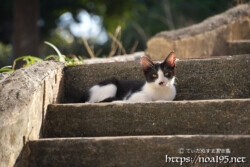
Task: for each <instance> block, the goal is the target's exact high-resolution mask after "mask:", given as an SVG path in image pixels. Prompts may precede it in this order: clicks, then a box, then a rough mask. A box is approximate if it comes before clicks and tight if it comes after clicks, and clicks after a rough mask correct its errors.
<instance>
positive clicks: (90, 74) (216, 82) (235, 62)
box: [64, 47, 250, 103]
mask: <svg viewBox="0 0 250 167" xmlns="http://www.w3.org/2000/svg"><path fill="white" fill-rule="evenodd" d="M249 48H250V47H249ZM229 55H231V53H229ZM176 58H179V57H178V55H177V54H176ZM249 60H250V54H248V55H237V56H224V57H219V58H209V59H195V60H193V59H192V60H190V59H188V60H179V61H177V62H176V63H177V65H176V67H177V69H176V78H177V79H176V90H177V96H176V100H205V99H237V98H249V91H250V90H249V88H250V87H249V80H250V75H248V73H249V71H250V66H249ZM64 72H65V73H64V77H65V83H64V86H65V100H64V102H66V103H69V102H77V101H79V99H80V98H81V97H82V95H83V92H85V91H86V90H88V89H89V88H90V87H91V86H93V85H94V84H96V83H98V82H101V81H103V80H105V79H107V78H110V77H116V78H118V79H123V80H142V81H145V79H144V76H143V72H142V69H141V65H140V63H139V61H138V62H126V63H124V62H120V63H106V64H92V65H79V66H74V67H68V68H65V71H64Z"/></svg>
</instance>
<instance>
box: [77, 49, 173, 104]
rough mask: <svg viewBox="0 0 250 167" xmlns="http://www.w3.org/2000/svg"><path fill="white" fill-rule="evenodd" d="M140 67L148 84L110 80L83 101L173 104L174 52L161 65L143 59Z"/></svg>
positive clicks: (87, 94)
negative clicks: (170, 102)
mask: <svg viewBox="0 0 250 167" xmlns="http://www.w3.org/2000/svg"><path fill="white" fill-rule="evenodd" d="M141 65H142V69H143V72H144V76H145V78H146V81H131V80H117V79H116V78H111V79H107V80H105V81H102V82H100V83H98V84H97V85H94V86H93V87H91V88H90V89H89V90H88V91H87V92H85V93H84V95H83V97H82V99H81V102H89V103H97V102H112V101H114V102H117V101H118V102H119V101H124V102H148V101H172V100H173V99H174V98H175V95H176V89H175V86H174V82H175V54H174V52H171V53H170V54H169V55H168V56H167V58H166V59H165V60H164V61H163V62H162V63H153V62H152V61H151V60H150V59H148V58H147V57H145V56H144V57H142V58H141Z"/></svg>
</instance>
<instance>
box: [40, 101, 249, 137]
mask: <svg viewBox="0 0 250 167" xmlns="http://www.w3.org/2000/svg"><path fill="white" fill-rule="evenodd" d="M249 124H250V99H235V100H208V101H200V100H198V101H176V102H165V103H164V102H155V103H134V104H133V103H132V104H131V103H121V104H116V103H113V104H65V105H63V104H59V105H57V104H55V105H49V107H48V111H47V116H46V123H45V131H44V135H43V137H46V138H48V137H92V136H130V135H174V134H250V126H249Z"/></svg>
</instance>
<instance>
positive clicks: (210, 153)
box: [16, 135, 250, 167]
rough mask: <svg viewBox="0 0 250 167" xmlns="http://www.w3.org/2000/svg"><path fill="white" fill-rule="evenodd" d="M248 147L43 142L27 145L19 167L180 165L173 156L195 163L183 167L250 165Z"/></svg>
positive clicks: (178, 138)
mask: <svg viewBox="0 0 250 167" xmlns="http://www.w3.org/2000/svg"><path fill="white" fill-rule="evenodd" d="M249 148H250V135H175V136H130V137H94V138H57V139H42V140H35V141H29V142H28V144H27V145H26V146H25V148H24V151H23V152H24V153H23V156H22V157H20V159H19V160H18V161H17V163H16V167H26V166H32V167H45V166H48V167H62V166H63V167H82V166H88V167H92V166H93V167H96V166H102V167H114V166H119V167H123V166H124V167H125V166H126V167H127V166H136V167H155V166H156V167H159V166H181V162H180V159H178V160H176V158H175V159H171V158H172V157H186V158H187V159H186V161H188V157H190V160H189V162H190V161H192V162H193V163H184V162H182V163H183V164H182V165H183V166H205V167H207V166H230V167H233V166H237V165H240V166H249V158H250V149H249ZM204 151H205V152H204ZM217 156H218V157H217ZM226 156H228V157H227V158H225V157H226ZM234 157H236V158H237V159H236V158H234ZM242 157H243V158H242ZM227 159H228V160H227ZM236 160H238V162H237V163H232V162H234V161H236ZM173 161H175V162H173ZM183 161H184V158H183ZM209 161H215V162H217V163H213V162H209ZM229 161H231V163H229ZM240 161H241V162H245V163H240ZM246 161H247V162H248V163H246ZM195 162H196V164H195ZM199 162H200V164H199Z"/></svg>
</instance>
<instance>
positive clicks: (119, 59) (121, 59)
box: [84, 52, 145, 64]
mask: <svg viewBox="0 0 250 167" xmlns="http://www.w3.org/2000/svg"><path fill="white" fill-rule="evenodd" d="M141 56H145V53H144V52H135V53H133V54H128V55H118V56H114V57H108V58H92V59H86V60H84V64H96V63H114V62H127V61H136V60H140V58H141Z"/></svg>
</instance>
